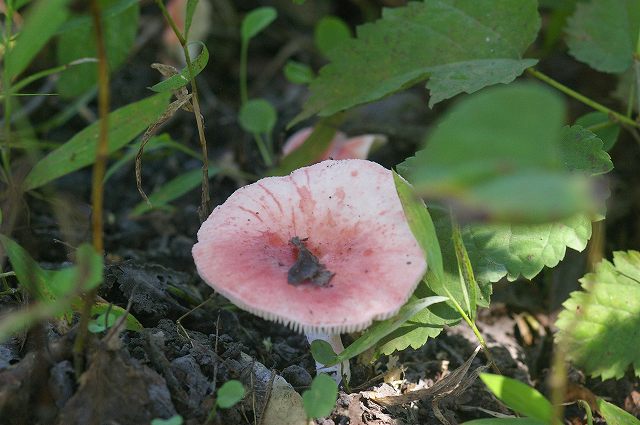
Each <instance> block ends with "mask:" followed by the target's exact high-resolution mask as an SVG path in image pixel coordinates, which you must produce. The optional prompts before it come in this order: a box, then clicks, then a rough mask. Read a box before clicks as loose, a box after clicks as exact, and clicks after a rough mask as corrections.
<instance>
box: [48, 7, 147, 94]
mask: <svg viewBox="0 0 640 425" xmlns="http://www.w3.org/2000/svg"><path fill="white" fill-rule="evenodd" d="M100 3H101V5H102V10H103V12H102V18H103V25H104V41H105V48H106V52H107V62H108V63H109V69H110V70H114V69H116V68H117V67H118V66H120V65H121V64H122V63H123V62H124V61H125V59H126V58H127V56H128V55H129V51H130V50H131V47H132V46H133V42H134V41H135V37H136V33H137V31H138V17H139V15H140V5H139V2H138V1H137V0H102V1H101V2H100ZM57 57H58V64H59V65H64V64H67V63H69V62H72V61H74V60H76V59H80V58H87V57H90V58H95V57H97V53H96V48H95V36H94V34H93V22H92V20H91V18H90V17H89V16H80V17H77V18H75V19H73V20H72V21H70V22H69V23H68V24H67V25H65V26H64V28H63V32H62V33H61V34H60V35H59V40H58V46H57ZM97 75H98V71H97V65H96V64H95V63H85V64H82V65H78V66H74V67H72V68H69V69H67V70H66V71H64V72H62V73H61V74H60V79H59V80H58V83H57V84H58V90H59V92H60V94H61V95H62V96H65V97H74V96H78V95H80V94H82V93H84V92H85V91H87V90H89V89H90V88H91V87H92V86H93V85H95V84H96V81H97Z"/></svg>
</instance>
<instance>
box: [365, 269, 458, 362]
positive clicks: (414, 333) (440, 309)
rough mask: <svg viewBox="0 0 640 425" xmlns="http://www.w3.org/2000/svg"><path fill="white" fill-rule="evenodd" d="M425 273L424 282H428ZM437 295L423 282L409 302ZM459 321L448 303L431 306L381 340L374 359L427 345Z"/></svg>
mask: <svg viewBox="0 0 640 425" xmlns="http://www.w3.org/2000/svg"><path fill="white" fill-rule="evenodd" d="M429 277H430V276H429V273H428V272H427V277H426V280H429ZM434 295H437V294H436V293H434V292H433V291H432V290H431V289H429V287H428V286H427V284H426V283H425V282H424V281H423V282H421V283H420V284H419V285H418V288H416V291H415V292H414V296H413V297H412V298H411V300H412V301H413V300H417V299H423V298H427V297H431V296H434ZM460 320H461V318H460V314H458V312H457V311H455V310H454V309H453V308H452V307H450V306H449V304H448V303H439V304H435V305H432V306H431V307H429V308H428V309H424V310H422V311H420V312H418V313H416V314H415V315H414V316H413V317H411V318H410V319H409V320H407V321H406V322H404V323H403V324H402V325H401V326H400V327H399V328H398V329H396V330H395V331H393V332H391V333H389V334H388V335H387V336H385V337H384V338H382V339H381V340H380V341H379V342H378V344H377V346H376V351H375V356H374V357H379V356H380V355H382V354H386V355H389V354H392V353H393V352H395V351H402V350H404V349H406V348H408V347H411V348H413V349H414V350H417V349H418V348H420V347H422V346H423V345H424V344H426V343H427V341H428V340H429V338H435V337H436V336H438V335H439V334H440V332H442V328H443V327H444V326H445V325H449V326H452V325H454V324H455V323H458V322H459V321H460Z"/></svg>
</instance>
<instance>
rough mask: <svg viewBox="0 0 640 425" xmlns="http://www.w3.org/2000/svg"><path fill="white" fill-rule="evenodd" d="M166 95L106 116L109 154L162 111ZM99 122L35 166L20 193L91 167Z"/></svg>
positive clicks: (165, 103) (143, 101)
mask: <svg viewBox="0 0 640 425" xmlns="http://www.w3.org/2000/svg"><path fill="white" fill-rule="evenodd" d="M169 96H170V95H169V93H160V94H157V95H154V96H151V97H148V98H146V99H143V100H140V101H138V102H135V103H131V104H129V105H126V106H123V107H122V108H120V109H117V110H115V111H113V112H111V113H110V114H109V135H108V145H109V153H112V152H115V151H116V150H118V149H120V148H121V147H122V146H124V145H126V144H127V143H129V142H130V141H131V140H132V139H133V138H134V137H136V136H137V135H138V134H140V133H141V132H143V131H144V130H145V129H146V128H147V127H148V126H149V125H151V124H152V123H154V122H155V121H156V119H158V117H159V116H160V115H162V113H163V112H164V110H165V109H166V107H167V106H168V104H169ZM99 126H100V122H99V121H98V122H95V123H93V124H91V125H90V126H89V127H87V128H85V129H84V130H81V131H80V132H79V133H77V134H76V135H75V136H73V137H72V138H71V139H70V140H69V141H68V142H66V143H65V144H64V145H62V146H60V147H59V148H57V149H55V150H54V151H52V152H50V153H49V154H48V155H47V156H45V157H44V158H42V159H41V160H40V161H38V162H37V163H36V165H35V166H34V167H33V169H32V170H31V172H30V173H29V174H28V175H27V178H26V179H25V182H24V190H32V189H36V188H38V187H40V186H42V185H44V184H46V183H49V182H51V181H52V180H55V179H57V178H58V177H61V176H64V175H66V174H69V173H71V172H73V171H76V170H78V169H80V168H82V167H85V166H87V165H90V164H92V163H93V162H94V161H95V159H96V146H97V142H98V137H99Z"/></svg>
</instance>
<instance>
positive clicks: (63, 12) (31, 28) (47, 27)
mask: <svg viewBox="0 0 640 425" xmlns="http://www.w3.org/2000/svg"><path fill="white" fill-rule="evenodd" d="M67 3H69V0H40V1H39V2H37V3H36V4H34V5H33V6H31V8H30V9H29V13H28V14H27V15H26V16H25V20H24V22H25V24H24V27H23V28H22V30H21V31H20V33H19V34H18V37H17V39H16V43H15V46H13V47H12V48H11V49H10V50H9V51H8V52H7V55H6V57H5V69H4V72H6V73H7V74H8V77H9V79H13V78H14V77H16V76H17V75H18V74H20V73H21V72H22V71H24V70H25V68H26V67H27V66H28V65H29V63H31V60H32V59H33V58H34V57H35V55H36V54H37V53H38V52H39V51H40V50H41V49H42V48H43V47H44V45H45V44H47V42H48V41H49V39H50V38H51V37H52V36H53V35H54V34H55V32H56V31H57V30H58V28H59V27H60V25H62V24H63V23H64V21H66V19H67V16H68V15H69V12H68V10H67Z"/></svg>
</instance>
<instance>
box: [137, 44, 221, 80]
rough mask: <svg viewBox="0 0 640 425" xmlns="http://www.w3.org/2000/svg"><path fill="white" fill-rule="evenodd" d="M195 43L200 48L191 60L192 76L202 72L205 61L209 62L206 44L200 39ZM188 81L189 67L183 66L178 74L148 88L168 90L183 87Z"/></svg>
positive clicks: (205, 64)
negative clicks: (198, 52)
mask: <svg viewBox="0 0 640 425" xmlns="http://www.w3.org/2000/svg"><path fill="white" fill-rule="evenodd" d="M196 43H197V44H199V45H200V46H201V47H202V50H201V51H200V54H199V55H198V56H197V57H196V58H195V60H194V61H193V62H191V65H192V68H193V77H194V78H195V76H196V75H198V74H200V72H202V70H203V69H204V67H205V66H207V63H209V51H208V50H207V46H205V45H204V43H203V42H201V41H198V42H196ZM189 44H195V43H189ZM190 82H191V79H190V78H189V67H186V66H185V67H184V69H183V70H182V71H180V73H179V74H176V75H173V76H171V77H169V78H167V79H166V80H164V81H161V82H159V83H158V84H155V85H153V86H151V87H149V89H151V90H153V91H154V92H158V93H163V92H169V91H173V90H177V89H179V88H180V87H184V86H186V85H187V84H189V83H190Z"/></svg>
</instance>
